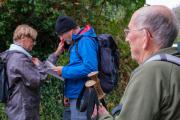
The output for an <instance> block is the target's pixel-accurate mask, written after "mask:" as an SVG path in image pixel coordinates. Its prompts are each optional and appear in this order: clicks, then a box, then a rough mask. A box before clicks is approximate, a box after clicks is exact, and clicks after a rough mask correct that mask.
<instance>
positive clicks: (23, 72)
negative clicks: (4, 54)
mask: <svg viewBox="0 0 180 120" xmlns="http://www.w3.org/2000/svg"><path fill="white" fill-rule="evenodd" d="M12 72H13V74H14V75H16V76H17V77H18V78H20V79H22V80H23V83H24V84H25V85H26V86H28V87H30V88H32V89H36V88H38V87H39V86H40V83H41V81H43V80H44V79H45V78H46V76H47V75H46V72H45V70H44V69H43V67H41V66H38V67H37V66H35V65H34V64H33V63H32V61H31V60H30V59H28V58H19V60H18V61H16V63H15V65H14V66H13V67H12Z"/></svg>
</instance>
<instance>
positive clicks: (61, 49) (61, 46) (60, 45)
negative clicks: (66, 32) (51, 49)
mask: <svg viewBox="0 0 180 120" xmlns="http://www.w3.org/2000/svg"><path fill="white" fill-rule="evenodd" d="M60 39H61V42H60V43H59V45H58V48H57V49H56V52H55V54H56V55H57V56H59V55H60V54H61V53H63V52H64V39H63V38H61V37H60Z"/></svg>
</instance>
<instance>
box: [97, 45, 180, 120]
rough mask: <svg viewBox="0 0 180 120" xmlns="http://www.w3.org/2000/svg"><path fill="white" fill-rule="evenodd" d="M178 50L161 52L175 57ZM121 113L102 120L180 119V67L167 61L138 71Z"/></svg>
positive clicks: (125, 97) (152, 64) (133, 74)
mask: <svg viewBox="0 0 180 120" xmlns="http://www.w3.org/2000/svg"><path fill="white" fill-rule="evenodd" d="M176 52H177V51H176V48H166V49H162V50H160V51H159V52H158V53H168V54H172V55H174V53H176ZM120 103H121V104H122V105H123V107H122V111H121V112H120V114H119V115H118V116H117V117H116V118H113V117H112V116H110V115H105V116H101V117H100V120H113V119H115V120H180V66H178V65H176V64H173V63H170V62H164V61H150V62H147V63H145V64H141V65H140V66H139V67H138V68H136V69H135V70H134V71H133V72H132V74H131V77H130V81H129V83H128V85H127V87H126V90H125V92H124V95H123V97H122V99H121V102H120Z"/></svg>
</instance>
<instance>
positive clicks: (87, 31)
mask: <svg viewBox="0 0 180 120" xmlns="http://www.w3.org/2000/svg"><path fill="white" fill-rule="evenodd" d="M81 37H93V38H95V37H96V33H95V31H94V29H93V28H92V27H91V26H90V25H86V26H85V27H84V28H82V29H81V30H80V32H79V33H78V34H73V36H72V39H73V41H76V40H78V39H79V38H81Z"/></svg>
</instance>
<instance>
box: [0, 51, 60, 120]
mask: <svg viewBox="0 0 180 120" xmlns="http://www.w3.org/2000/svg"><path fill="white" fill-rule="evenodd" d="M6 55H7V53H6V52H5V53H3V54H1V57H5V56H6ZM57 58H58V57H57V56H55V54H51V55H50V56H49V58H48V60H49V61H51V62H53V63H55V62H56V60H57ZM7 75H8V81H9V86H10V90H11V91H12V92H11V94H10V95H9V100H8V101H7V103H6V113H7V115H8V118H9V119H10V120H39V119H40V118H39V104H40V85H41V83H42V82H43V81H44V79H45V78H46V76H47V74H46V69H45V67H44V65H43V64H42V65H39V66H35V65H34V64H33V63H32V61H31V59H30V58H29V57H27V56H26V55H24V54H23V53H20V52H15V53H13V54H11V55H10V56H9V59H8V62H7Z"/></svg>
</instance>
